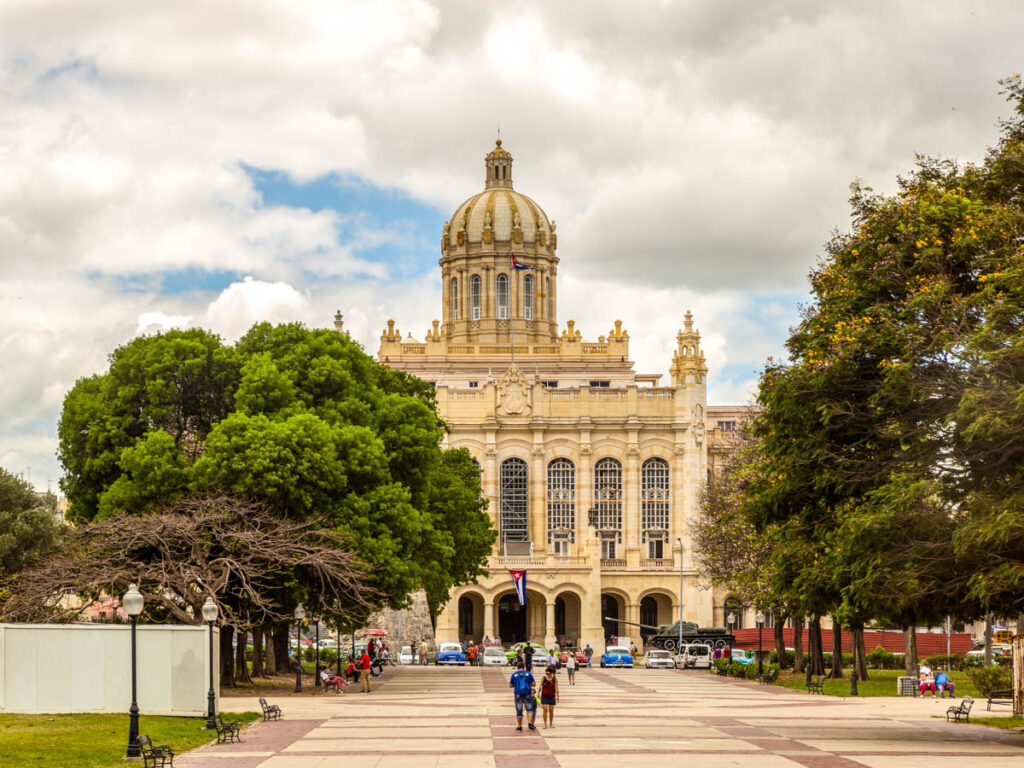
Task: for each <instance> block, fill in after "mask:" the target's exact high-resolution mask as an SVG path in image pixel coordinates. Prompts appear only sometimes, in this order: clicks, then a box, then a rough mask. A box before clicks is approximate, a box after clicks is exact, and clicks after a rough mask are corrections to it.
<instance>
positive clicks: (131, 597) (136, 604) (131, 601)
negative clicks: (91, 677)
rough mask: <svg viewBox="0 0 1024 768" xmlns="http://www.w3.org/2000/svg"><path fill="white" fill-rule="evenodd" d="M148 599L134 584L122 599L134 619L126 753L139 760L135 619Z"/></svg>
mask: <svg viewBox="0 0 1024 768" xmlns="http://www.w3.org/2000/svg"><path fill="white" fill-rule="evenodd" d="M145 602H146V600H145V598H144V597H143V596H142V593H141V592H139V588H138V587H137V586H135V585H134V584H129V585H128V591H127V592H125V595H124V597H123V598H122V599H121V605H123V606H124V612H125V613H127V614H128V617H129V618H130V619H131V620H132V706H131V709H129V710H128V715H129V721H128V751H127V752H125V753H124V756H125V758H126V759H130V760H138V759H139V758H140V757H142V749H141V748H140V746H139V704H138V702H137V701H136V700H135V619H136V617H137V616H138V615H139V614H140V613H142V606H143V605H144V604H145Z"/></svg>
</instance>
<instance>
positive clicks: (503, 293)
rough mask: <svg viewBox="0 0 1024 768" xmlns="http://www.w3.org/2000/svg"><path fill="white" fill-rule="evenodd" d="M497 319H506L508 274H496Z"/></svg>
mask: <svg viewBox="0 0 1024 768" xmlns="http://www.w3.org/2000/svg"><path fill="white" fill-rule="evenodd" d="M496 287H497V291H496V293H497V294H498V319H499V320H508V275H498V281H497V284H496Z"/></svg>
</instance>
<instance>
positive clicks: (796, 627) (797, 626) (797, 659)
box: [793, 616, 806, 672]
mask: <svg viewBox="0 0 1024 768" xmlns="http://www.w3.org/2000/svg"><path fill="white" fill-rule="evenodd" d="M805 663H806V662H805V660H804V620H803V617H801V616H793V671H794V672H803V671H804V664H805Z"/></svg>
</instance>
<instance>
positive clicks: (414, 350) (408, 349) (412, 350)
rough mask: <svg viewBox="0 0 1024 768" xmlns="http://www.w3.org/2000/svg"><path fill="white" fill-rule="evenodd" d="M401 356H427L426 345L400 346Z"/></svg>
mask: <svg viewBox="0 0 1024 768" xmlns="http://www.w3.org/2000/svg"><path fill="white" fill-rule="evenodd" d="M402 354H403V355H425V354H427V345H426V344H403V345H402Z"/></svg>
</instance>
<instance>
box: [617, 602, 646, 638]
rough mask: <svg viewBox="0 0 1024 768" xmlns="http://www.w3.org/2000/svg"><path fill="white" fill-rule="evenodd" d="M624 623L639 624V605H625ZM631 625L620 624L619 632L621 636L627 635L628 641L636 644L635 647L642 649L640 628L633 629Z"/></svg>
mask: <svg viewBox="0 0 1024 768" xmlns="http://www.w3.org/2000/svg"><path fill="white" fill-rule="evenodd" d="M626 621H632V622H633V624H639V623H640V603H626ZM633 624H622V625H620V626H619V631H620V632H621V633H622V634H624V635H625V634H628V635H629V637H630V639H631V640H632V641H633V642H634V643H636V647H637V648H640V649H642V648H643V644H644V643H643V640H642V639H641V638H640V627H634V626H633Z"/></svg>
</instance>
